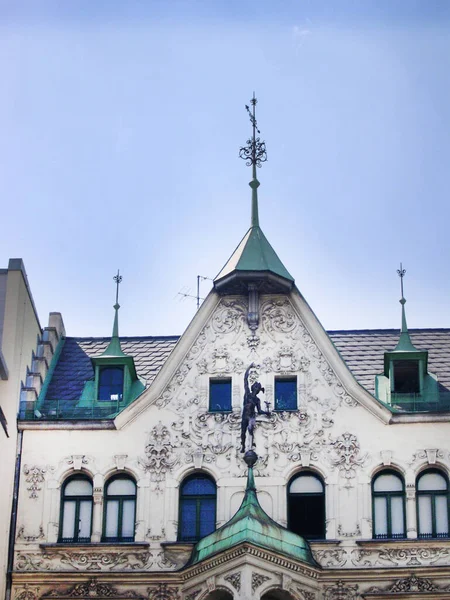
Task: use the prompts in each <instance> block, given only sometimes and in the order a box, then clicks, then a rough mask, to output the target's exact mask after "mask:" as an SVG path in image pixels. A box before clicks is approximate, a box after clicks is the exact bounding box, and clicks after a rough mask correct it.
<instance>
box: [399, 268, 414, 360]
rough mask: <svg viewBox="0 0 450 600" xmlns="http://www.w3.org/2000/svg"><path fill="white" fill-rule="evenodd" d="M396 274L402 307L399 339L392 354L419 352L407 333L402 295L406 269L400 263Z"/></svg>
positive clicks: (403, 297)
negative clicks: (398, 278) (398, 280)
mask: <svg viewBox="0 0 450 600" xmlns="http://www.w3.org/2000/svg"><path fill="white" fill-rule="evenodd" d="M397 273H398V276H399V277H400V287H401V293H402V297H401V298H400V300H399V302H400V304H401V305H402V329H401V332H400V338H399V340H398V343H397V346H396V347H395V348H394V352H419V350H418V349H417V348H416V347H415V346H414V345H413V343H412V342H411V338H410V336H409V331H408V325H407V323H406V312H405V304H406V300H405V296H404V294H403V277H404V276H405V273H406V269H404V268H403V265H402V263H400V269H397Z"/></svg>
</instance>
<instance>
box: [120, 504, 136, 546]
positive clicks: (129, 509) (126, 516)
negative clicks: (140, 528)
mask: <svg viewBox="0 0 450 600" xmlns="http://www.w3.org/2000/svg"><path fill="white" fill-rule="evenodd" d="M122 537H132V538H134V500H124V502H123V507H122Z"/></svg>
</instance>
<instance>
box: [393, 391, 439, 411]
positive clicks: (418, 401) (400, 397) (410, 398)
mask: <svg viewBox="0 0 450 600" xmlns="http://www.w3.org/2000/svg"><path fill="white" fill-rule="evenodd" d="M388 403H389V404H390V405H391V406H392V408H395V409H396V410H399V411H401V412H444V411H450V392H436V393H431V394H430V393H426V394H399V393H395V392H391V393H390V396H389V400H388Z"/></svg>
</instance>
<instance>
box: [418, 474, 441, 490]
mask: <svg viewBox="0 0 450 600" xmlns="http://www.w3.org/2000/svg"><path fill="white" fill-rule="evenodd" d="M417 489H418V490H446V489H447V482H446V480H445V477H443V476H442V475H440V474H439V473H425V474H424V475H422V476H421V477H420V479H419V483H418V485H417Z"/></svg>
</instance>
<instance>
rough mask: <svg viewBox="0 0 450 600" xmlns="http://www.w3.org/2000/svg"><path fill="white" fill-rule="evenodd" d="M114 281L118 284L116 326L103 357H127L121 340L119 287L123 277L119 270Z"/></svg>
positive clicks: (115, 306)
mask: <svg viewBox="0 0 450 600" xmlns="http://www.w3.org/2000/svg"><path fill="white" fill-rule="evenodd" d="M113 279H114V281H115V282H116V303H115V304H114V311H115V314H114V325H113V331H112V337H111V341H110V342H109V344H108V347H107V348H106V350H105V351H104V352H103V354H102V356H126V354H124V353H123V352H122V348H121V346H120V340H119V308H120V304H119V285H120V283H121V281H122V275H120V273H119V270H117V275H114V277H113Z"/></svg>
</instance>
